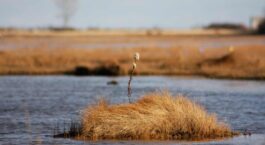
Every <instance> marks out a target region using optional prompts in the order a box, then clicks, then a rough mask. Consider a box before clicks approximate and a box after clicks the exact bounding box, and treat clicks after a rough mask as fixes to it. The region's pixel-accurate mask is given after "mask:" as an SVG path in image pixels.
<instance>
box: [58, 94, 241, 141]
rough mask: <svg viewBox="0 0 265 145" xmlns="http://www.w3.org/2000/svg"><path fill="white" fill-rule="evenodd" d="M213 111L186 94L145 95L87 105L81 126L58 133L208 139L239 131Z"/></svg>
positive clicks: (79, 136)
mask: <svg viewBox="0 0 265 145" xmlns="http://www.w3.org/2000/svg"><path fill="white" fill-rule="evenodd" d="M238 134H239V133H237V132H234V131H232V130H231V129H230V128H229V127H228V125H226V124H225V123H222V122H218V121H217V119H216V116H215V115H214V114H209V113H207V112H206V111H205V110H204V109H203V107H202V106H200V105H198V104H197V103H195V102H193V101H191V100H189V99H188V98H186V97H183V96H177V97H172V96H171V95H169V94H168V93H153V94H149V95H146V96H144V97H142V98H141V99H139V100H138V101H137V102H134V103H128V104H116V105H109V104H108V103H107V102H106V101H104V100H101V101H99V102H98V103H97V104H96V105H93V106H89V107H87V108H86V109H85V110H84V111H83V114H82V121H81V126H80V127H78V128H75V129H74V130H73V129H72V130H71V131H70V132H66V133H64V134H61V135H58V136H57V137H60V136H61V137H71V138H75V139H84V140H105V139H120V140H205V139H219V138H226V137H232V136H235V135H238Z"/></svg>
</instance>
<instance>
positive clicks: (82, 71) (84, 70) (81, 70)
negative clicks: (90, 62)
mask: <svg viewBox="0 0 265 145" xmlns="http://www.w3.org/2000/svg"><path fill="white" fill-rule="evenodd" d="M73 74H74V75H76V76H86V75H91V74H92V72H91V70H90V69H89V68H88V67H85V66H77V67H76V68H75V70H74V72H73Z"/></svg>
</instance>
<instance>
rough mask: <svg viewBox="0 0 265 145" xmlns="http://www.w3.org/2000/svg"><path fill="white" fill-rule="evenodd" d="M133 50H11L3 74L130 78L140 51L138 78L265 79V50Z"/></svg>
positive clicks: (0, 57) (0, 58)
mask: <svg viewBox="0 0 265 145" xmlns="http://www.w3.org/2000/svg"><path fill="white" fill-rule="evenodd" d="M228 49H229V48H228V47H224V48H219V49H205V50H204V51H203V52H201V51H199V49H197V48H196V47H186V48H182V47H172V48H166V49H165V48H156V47H153V48H132V49H67V48H65V49H40V48H39V49H38V51H36V49H11V50H2V51H1V52H0V74H2V75H10V74H78V72H77V73H76V72H75V71H76V68H80V67H81V68H85V69H87V71H85V74H84V75H126V74H128V72H129V69H130V65H128V64H130V63H131V54H133V53H134V52H139V53H140V54H141V61H140V62H139V63H138V68H139V69H137V71H136V74H138V75H204V76H211V77H225V78H247V79H253V78H254V79H264V78H265V57H264V56H265V47H264V46H240V47H235V51H234V52H232V53H230V52H229V51H228ZM106 52H107V53H106Z"/></svg>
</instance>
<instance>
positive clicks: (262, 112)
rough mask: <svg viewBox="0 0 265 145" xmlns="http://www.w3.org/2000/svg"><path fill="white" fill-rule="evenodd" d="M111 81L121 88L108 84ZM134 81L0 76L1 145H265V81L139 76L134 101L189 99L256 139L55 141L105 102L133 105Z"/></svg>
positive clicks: (124, 78) (136, 80) (135, 82)
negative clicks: (57, 133) (159, 94)
mask: <svg viewBox="0 0 265 145" xmlns="http://www.w3.org/2000/svg"><path fill="white" fill-rule="evenodd" d="M110 80H116V81H118V83H119V84H118V85H107V82H108V81H110ZM127 81H128V77H69V76H2V77H0V144H99V145H102V144H128V145H129V144H161V145H162V144H222V145H226V144H238V145H239V144H246V145H247V144H251V145H252V144H253V145H264V144H265V123H264V122H265V121H264V120H265V81H251V80H217V79H208V78H201V77H161V76H152V77H135V78H134V79H133V82H132V89H133V90H132V91H133V94H132V97H133V99H134V100H137V99H138V97H139V96H141V95H143V94H145V93H148V92H153V91H164V90H167V91H169V92H171V94H172V95H178V94H183V95H185V96H187V97H189V98H191V99H193V100H194V101H196V102H198V103H200V104H202V105H203V106H204V107H205V108H206V109H207V111H209V112H213V113H216V114H217V116H218V118H219V120H222V121H225V122H226V123H228V124H230V125H231V128H233V129H234V130H238V131H244V130H248V131H250V132H251V133H252V135H251V136H239V137H234V138H231V139H226V140H221V141H209V142H179V141H97V142H91V141H76V140H72V139H58V138H56V139H55V138H53V137H52V135H53V134H54V128H55V127H56V126H59V127H60V130H61V131H63V128H64V127H65V128H67V125H68V124H69V123H71V121H72V120H78V119H79V114H80V111H81V110H82V109H83V108H84V107H86V106H87V105H89V104H93V103H95V101H96V100H98V99H99V98H101V97H104V98H106V99H107V100H108V101H109V102H111V103H122V102H127V101H128V100H127Z"/></svg>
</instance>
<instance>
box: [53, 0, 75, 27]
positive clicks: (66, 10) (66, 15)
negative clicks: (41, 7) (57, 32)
mask: <svg viewBox="0 0 265 145" xmlns="http://www.w3.org/2000/svg"><path fill="white" fill-rule="evenodd" d="M54 2H55V4H56V5H57V7H58V9H59V17H60V18H61V19H62V21H63V27H65V28H66V27H68V24H69V21H70V19H71V18H72V17H73V16H74V14H75V12H76V10H77V5H78V0H54Z"/></svg>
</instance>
